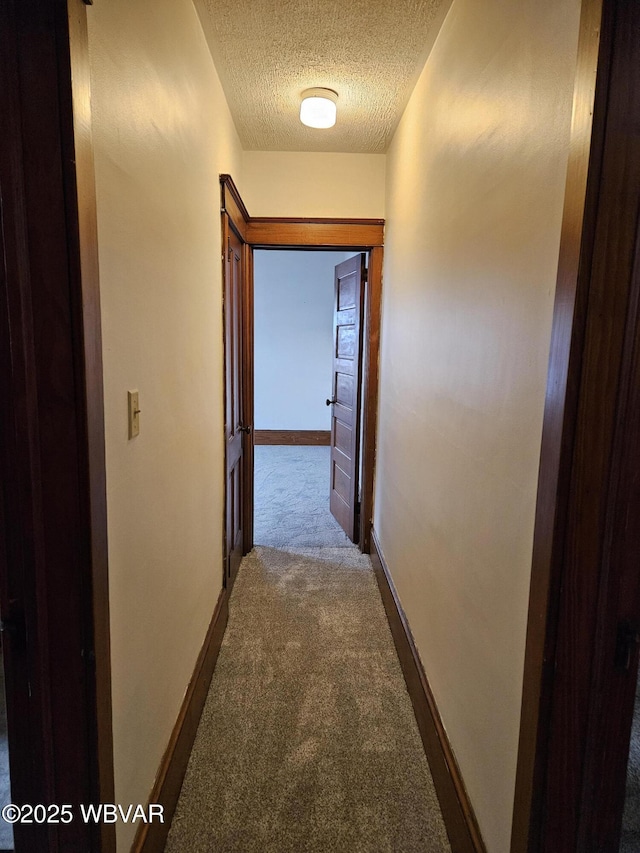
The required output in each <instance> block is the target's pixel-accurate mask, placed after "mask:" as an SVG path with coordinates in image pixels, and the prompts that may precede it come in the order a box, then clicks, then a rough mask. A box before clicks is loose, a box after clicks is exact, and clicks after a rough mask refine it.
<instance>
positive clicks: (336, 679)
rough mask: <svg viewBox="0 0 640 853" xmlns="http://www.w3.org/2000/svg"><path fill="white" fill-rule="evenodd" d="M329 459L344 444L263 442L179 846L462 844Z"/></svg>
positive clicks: (407, 850)
mask: <svg viewBox="0 0 640 853" xmlns="http://www.w3.org/2000/svg"><path fill="white" fill-rule="evenodd" d="M328 471H329V448H328V447H283V446H269V447H267V446H259V447H256V477H255V482H256V501H255V505H256V528H255V540H256V543H258V544H256V547H255V548H254V549H253V551H252V552H251V553H250V554H249V555H248V556H247V557H245V559H244V560H243V563H242V566H241V568H240V572H239V574H238V579H237V581H236V584H235V587H234V590H233V593H232V596H231V600H230V617H229V623H228V627H227V631H226V634H225V637H224V640H223V644H222V649H221V651H220V656H219V658H218V663H217V666H216V670H215V673H214V676H213V680H212V683H211V688H210V691H209V696H208V699H207V702H206V705H205V709H204V713H203V715H202V719H201V722H200V727H199V729H198V734H197V737H196V741H195V745H194V748H193V752H192V755H191V759H190V762H189V766H188V770H187V774H186V777H185V781H184V785H183V789H182V794H181V796H180V800H179V802H178V807H177V810H176V813H175V817H174V820H173V825H172V828H171V832H170V834H169V839H168V843H167V846H166V851H167V853H184V851H190V853H191V851H193V853H197V851H202V853H209V851H212V850H219V851H225V853H233V851H238V853H252V851H255V853H262V851H272V853H286V851H291V853H293V851H296V853H298V851H309V853H316V851H317V853H320V851H329V850H331V851H345V853H346V851H348V853H356V852H357V851H363V853H364V851H367V853H382V851H389V853H391V851H402V853H411V851H416V853H418V851H420V853H444V851H449V849H450V848H449V844H448V842H447V836H446V832H445V828H444V824H443V821H442V817H441V814H440V809H439V806H438V801H437V798H436V795H435V791H434V788H433V782H432V780H431V775H430V772H429V767H428V764H427V761H426V758H425V755H424V752H423V748H422V743H421V740H420V736H419V734H418V729H417V726H416V723H415V718H414V716H413V711H412V707H411V703H410V700H409V696H408V694H407V692H406V688H405V684H404V680H403V677H402V673H401V670H400V666H399V663H398V660H397V657H396V652H395V648H394V645H393V640H392V638H391V634H390V631H389V628H388V625H387V621H386V616H385V613H384V609H383V606H382V602H381V600H380V595H379V592H378V588H377V585H376V581H375V578H374V575H373V571H372V568H371V562H370V559H369V557H368V556H366V555H363V554H361V553H360V551H359V550H358V548H357V547H356V546H355V545H352V544H351V543H350V542H349V541H348V540H347V538H346V536H345V535H344V534H343V533H342V531H341V530H340V528H339V526H338V524H337V522H335V520H334V519H333V517H332V516H331V515H330V513H329V510H328V501H329V488H328V486H329V483H328V480H329V477H328ZM301 483H304V488H297V487H296V485H295V484H301Z"/></svg>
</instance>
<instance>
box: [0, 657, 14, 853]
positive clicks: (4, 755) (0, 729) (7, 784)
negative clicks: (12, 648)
mask: <svg viewBox="0 0 640 853" xmlns="http://www.w3.org/2000/svg"><path fill="white" fill-rule="evenodd" d="M10 802H11V779H10V776H9V743H8V740H7V708H6V703H5V698H4V661H3V658H2V652H1V651H0V809H2V807H3V806H6V805H7V803H10ZM5 850H13V827H12V825H11V824H10V823H7V822H6V820H4V819H3V818H2V816H0V853H3V851H5Z"/></svg>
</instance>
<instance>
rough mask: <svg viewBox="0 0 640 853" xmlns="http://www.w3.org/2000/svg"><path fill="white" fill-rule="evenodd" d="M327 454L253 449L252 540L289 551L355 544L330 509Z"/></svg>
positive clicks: (317, 450) (314, 449)
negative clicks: (301, 548)
mask: <svg viewBox="0 0 640 853" xmlns="http://www.w3.org/2000/svg"><path fill="white" fill-rule="evenodd" d="M329 454H330V449H329V448H328V447H293V446H290V445H271V446H270V445H258V446H257V447H256V449H255V475H254V482H255V493H256V498H255V501H254V504H255V517H254V525H255V530H254V541H255V542H256V543H258V544H260V545H271V546H272V547H274V548H289V549H290V548H295V547H303V548H313V547H323V546H327V545H332V546H334V547H340V548H352V547H353V545H352V543H351V542H350V541H349V539H348V538H347V536H346V535H345V533H344V531H343V530H342V528H341V527H340V525H339V524H338V522H337V521H336V520H335V518H334V517H333V516H332V515H331V513H330V512H329V509H328V507H329V459H330V456H329Z"/></svg>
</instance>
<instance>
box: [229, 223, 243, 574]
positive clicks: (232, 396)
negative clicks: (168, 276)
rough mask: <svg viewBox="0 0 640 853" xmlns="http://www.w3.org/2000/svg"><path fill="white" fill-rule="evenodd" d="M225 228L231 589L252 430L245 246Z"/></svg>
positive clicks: (238, 551)
mask: <svg viewBox="0 0 640 853" xmlns="http://www.w3.org/2000/svg"><path fill="white" fill-rule="evenodd" d="M224 227H225V243H226V252H225V276H224V280H225V281H224V324H225V441H226V507H225V520H226V530H225V584H226V586H227V588H228V589H231V587H232V586H233V582H234V581H235V578H236V574H237V572H238V567H239V565H240V560H241V559H242V554H243V475H244V471H243V465H244V459H243V449H244V448H243V441H244V436H245V434H247V433H248V427H245V426H244V424H243V422H242V415H243V413H242V398H243V394H242V321H243V311H242V307H243V300H242V284H243V281H242V255H243V252H242V248H243V247H242V243H241V242H240V239H239V238H238V236H237V235H236V233H235V231H234V230H233V229H232V228H231V226H230V225H229V219H228V217H227V216H226V215H225V217H224Z"/></svg>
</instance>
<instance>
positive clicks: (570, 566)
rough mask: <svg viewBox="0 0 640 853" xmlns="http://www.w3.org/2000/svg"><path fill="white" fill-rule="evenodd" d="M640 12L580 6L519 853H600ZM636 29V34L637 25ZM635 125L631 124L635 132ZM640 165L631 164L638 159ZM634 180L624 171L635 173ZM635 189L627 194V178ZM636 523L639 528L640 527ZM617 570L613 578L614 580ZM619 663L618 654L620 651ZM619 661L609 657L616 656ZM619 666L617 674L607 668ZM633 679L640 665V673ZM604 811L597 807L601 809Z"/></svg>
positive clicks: (519, 794) (523, 744)
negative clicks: (598, 765) (591, 833)
mask: <svg viewBox="0 0 640 853" xmlns="http://www.w3.org/2000/svg"><path fill="white" fill-rule="evenodd" d="M633 8H634V3H633V0H583V3H582V16H581V26H580V39H579V46H578V66H577V75H576V84H575V90H574V110H573V122H572V130H571V142H570V157H569V168H568V174H567V185H566V193H565V205H564V216H563V224H562V236H561V245H560V257H559V266H558V278H557V288H556V297H555V307H554V320H553V330H552V338H551V349H550V359H549V372H548V381H547V396H546V405H545V413H544V424H543V436H542V448H541V458H540V471H539V481H538V497H537V506H536V519H535V529H534V545H533V561H532V575H531V590H530V600H529V620H528V628H527V641H526V652H525V667H524V681H523V699H522V714H521V727H520V743H519V750H518V765H517V776H516V791H515V803H514V815H513V831H512V842H511V851H512V853H525V851H526V853H576V851H586V850H588V849H590V848H589V847H588V845H589V843H590V842H589V839H588V837H587V835H586V834H585V826H586V820H588V819H589V815H588V811H589V786H590V785H591V784H592V781H593V780H590V778H589V772H590V768H592V767H593V766H594V757H595V756H596V755H597V753H598V750H599V749H600V743H598V741H597V739H595V738H594V731H595V730H596V729H594V722H595V719H596V718H595V716H594V713H595V711H596V710H597V701H595V700H596V699H597V696H596V694H597V690H598V683H599V682H598V675H599V673H598V667H599V666H601V665H602V655H603V653H604V646H603V642H604V640H605V639H606V638H604V635H603V632H602V627H603V625H602V620H603V618H604V614H603V612H602V602H603V600H604V599H603V595H604V594H605V592H604V591H605V589H606V585H607V583H611V582H612V581H613V580H614V577H613V574H612V572H613V573H614V572H615V569H612V567H610V566H609V567H607V556H608V553H609V549H610V546H611V543H610V542H608V541H607V529H608V528H607V517H608V511H609V508H610V505H611V501H612V500H613V498H614V497H615V495H614V492H613V485H614V483H613V480H612V477H615V468H616V464H617V454H618V453H619V452H620V447H619V435H620V433H619V432H618V429H619V428H620V429H623V428H624V426H625V425H624V423H621V422H620V421H621V414H620V413H621V412H624V407H625V404H626V399H625V390H624V383H623V377H624V373H625V370H626V366H625V361H624V357H623V354H624V352H625V349H628V348H627V346H626V345H627V343H628V342H627V341H626V335H627V315H628V314H629V312H630V311H631V310H633V284H632V282H633V278H632V271H633V262H634V256H635V248H636V247H635V240H636V233H637V232H636V228H637V225H638V211H639V208H640V197H639V196H640V190H639V187H638V183H639V182H637V180H636V178H637V175H638V161H637V143H636V146H635V151H634V150H633V144H632V138H633V132H632V130H631V128H632V127H637V123H638V120H639V118H640V111H639V110H638V108H637V106H636V104H637V97H638V93H637V92H635V99H633V98H630V96H629V91H628V89H629V88H630V86H631V83H629V82H628V81H629V80H635V81H637V79H638V74H637V71H636V73H635V76H634V75H633V74H632V73H631V69H633V68H634V67H635V68H637V67H638V62H639V61H640V53H639V52H638V49H637V46H636V47H635V53H634V47H633V44H632V42H631V40H630V38H629V32H631V34H632V36H633V34H634V32H637V26H638V18H637V17H636V18H635V19H632V18H631V16H632V15H633V14H636V16H637V12H633ZM631 20H634V23H635V26H636V30H635V31H634V30H633V28H632V27H631V26H630V24H629V22H630V21H631ZM634 122H635V124H634ZM634 158H635V159H634ZM625 169H627V172H625ZM627 174H630V175H632V176H634V178H632V179H631V180H629V181H628V182H626V181H625V176H626V175H627ZM635 523H636V524H637V523H638V520H637V519H635ZM608 570H609V575H607V571H608ZM610 651H612V649H610ZM611 657H612V655H611ZM611 663H612V661H611ZM635 665H636V666H637V652H636V661H635ZM593 806H594V804H593V802H591V807H593Z"/></svg>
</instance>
